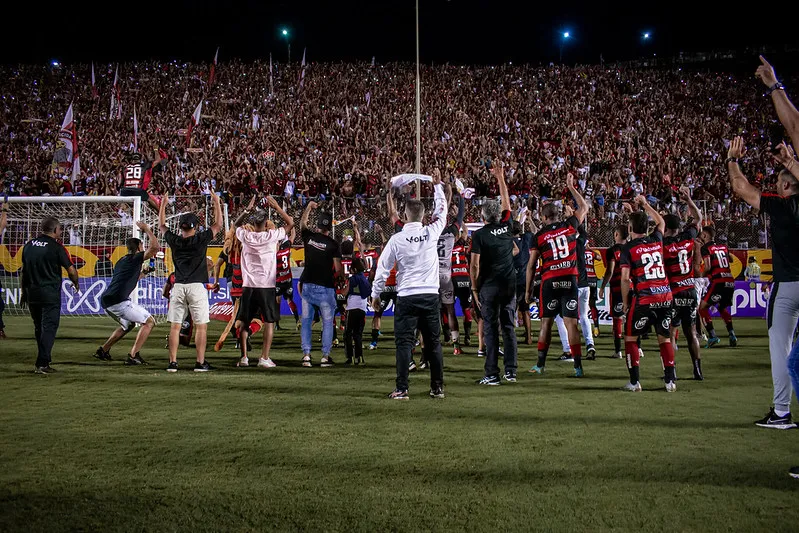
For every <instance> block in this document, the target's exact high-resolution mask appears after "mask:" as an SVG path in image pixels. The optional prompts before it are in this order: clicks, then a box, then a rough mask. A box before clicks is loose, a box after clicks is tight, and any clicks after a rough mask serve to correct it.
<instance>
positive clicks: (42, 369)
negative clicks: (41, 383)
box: [33, 365, 55, 374]
mask: <svg viewBox="0 0 799 533" xmlns="http://www.w3.org/2000/svg"><path fill="white" fill-rule="evenodd" d="M33 371H34V372H35V373H36V374H52V373H54V372H55V368H52V367H50V365H46V366H37V367H35V368H34V370H33Z"/></svg>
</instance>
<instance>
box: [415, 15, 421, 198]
mask: <svg viewBox="0 0 799 533" xmlns="http://www.w3.org/2000/svg"><path fill="white" fill-rule="evenodd" d="M421 172H422V111H421V87H420V86H419V0H416V173H417V174H420V173H421ZM421 189H422V186H421V183H420V182H419V180H416V198H417V199H418V198H421V195H422V191H421Z"/></svg>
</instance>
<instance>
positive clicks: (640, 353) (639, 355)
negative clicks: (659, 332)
mask: <svg viewBox="0 0 799 533" xmlns="http://www.w3.org/2000/svg"><path fill="white" fill-rule="evenodd" d="M638 357H640V358H641V359H643V358H644V351H643V350H642V349H641V348H638Z"/></svg>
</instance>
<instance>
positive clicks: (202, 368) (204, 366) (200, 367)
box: [194, 361, 214, 372]
mask: <svg viewBox="0 0 799 533" xmlns="http://www.w3.org/2000/svg"><path fill="white" fill-rule="evenodd" d="M211 370H214V367H212V366H211V365H210V364H209V363H208V361H203V362H202V363H195V364H194V371H195V372H210V371H211Z"/></svg>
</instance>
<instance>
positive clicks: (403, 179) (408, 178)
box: [391, 174, 433, 188]
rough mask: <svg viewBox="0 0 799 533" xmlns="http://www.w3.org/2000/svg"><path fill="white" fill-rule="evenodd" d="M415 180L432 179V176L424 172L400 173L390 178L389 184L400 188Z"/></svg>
mask: <svg viewBox="0 0 799 533" xmlns="http://www.w3.org/2000/svg"><path fill="white" fill-rule="evenodd" d="M416 180H419V181H433V178H432V176H427V175H425V174H400V175H399V176H394V177H393V178H391V186H392V187H400V188H402V187H405V186H406V185H408V184H409V183H413V182H414V181H416Z"/></svg>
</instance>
